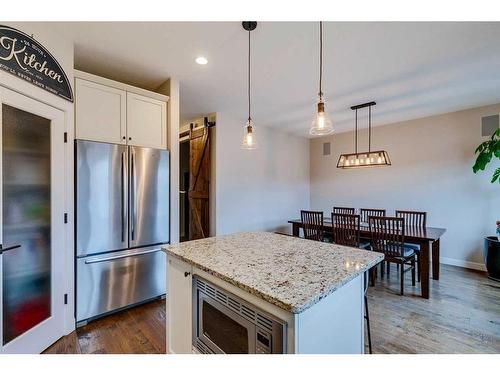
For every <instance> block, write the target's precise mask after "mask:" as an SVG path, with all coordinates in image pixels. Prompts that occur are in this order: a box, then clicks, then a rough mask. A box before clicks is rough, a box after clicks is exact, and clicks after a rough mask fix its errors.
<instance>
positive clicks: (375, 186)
mask: <svg viewBox="0 0 500 375" xmlns="http://www.w3.org/2000/svg"><path fill="white" fill-rule="evenodd" d="M499 112H500V104H498V105H493V106H486V107H481V108H475V109H469V110H465V111H459V112H453V113H448V114H443V115H440V116H433V117H427V118H422V119H418V120H411V121H406V122H402V123H396V124H390V125H385V126H381V127H376V128H374V129H373V132H372V136H373V137H372V139H373V142H372V149H385V150H387V151H388V152H389V156H390V158H391V160H392V166H390V167H379V168H369V169H354V170H342V169H337V168H336V163H337V160H338V157H339V154H340V153H345V152H353V147H354V146H353V143H354V134H353V132H348V133H341V134H337V135H333V136H331V137H325V138H321V139H314V140H311V146H310V161H311V169H310V183H311V186H310V189H311V207H312V208H314V209H320V210H324V211H325V213H326V212H331V208H332V206H333V205H340V206H353V207H357V208H359V207H373V208H378V207H381V208H386V209H388V213H389V214H393V213H394V209H414V210H422V211H427V212H428V224H429V225H430V226H437V227H444V228H447V232H446V234H445V235H444V237H443V238H442V243H441V249H442V250H441V257H442V259H441V262H443V263H449V264H455V265H461V266H466V267H471V268H483V265H482V263H483V262H482V255H481V251H482V246H483V237H484V236H486V235H491V234H493V233H494V232H495V221H496V220H499V219H500V194H499V192H500V190H499V186H498V184H495V185H493V184H491V183H490V182H489V181H490V178H491V175H492V172H493V169H494V166H496V167H498V165H499V163H498V161H495V165H490V166H489V168H488V170H487V171H486V172H482V173H479V174H477V175H475V174H473V173H472V168H471V167H472V165H473V162H474V160H475V158H474V150H475V149H476V147H477V146H478V145H479V143H481V142H482V141H483V140H484V139H485V138H482V137H481V133H480V116H481V115H486V114H492V113H499ZM375 120H376V119H375ZM366 136H367V132H366V131H363V132H361V134H360V139H361V140H362V142H361V145H362V146H361V147H360V149H363V147H365V145H366ZM326 141H331V142H332V155H331V156H328V157H324V156H322V144H323V142H326ZM363 141H364V142H363Z"/></svg>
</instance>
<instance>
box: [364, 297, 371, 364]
mask: <svg viewBox="0 0 500 375" xmlns="http://www.w3.org/2000/svg"><path fill="white" fill-rule="evenodd" d="M365 319H366V330H367V333H368V350H369V352H370V354H373V352H372V333H371V330H370V314H369V313H368V298H366V296H365Z"/></svg>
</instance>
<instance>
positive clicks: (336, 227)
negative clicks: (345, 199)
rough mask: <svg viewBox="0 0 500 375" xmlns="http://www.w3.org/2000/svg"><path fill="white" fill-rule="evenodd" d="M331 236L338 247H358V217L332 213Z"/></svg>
mask: <svg viewBox="0 0 500 375" xmlns="http://www.w3.org/2000/svg"><path fill="white" fill-rule="evenodd" d="M332 234H333V236H332V238H333V242H334V243H336V244H338V245H344V246H351V247H359V215H352V214H344V213H335V212H332Z"/></svg>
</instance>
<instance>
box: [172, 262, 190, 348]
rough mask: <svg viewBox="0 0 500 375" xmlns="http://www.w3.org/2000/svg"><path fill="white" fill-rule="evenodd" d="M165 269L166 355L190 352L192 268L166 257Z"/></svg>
mask: <svg viewBox="0 0 500 375" xmlns="http://www.w3.org/2000/svg"><path fill="white" fill-rule="evenodd" d="M167 258H168V263H167V264H168V267H167V353H170V354H191V352H192V347H193V344H192V340H193V338H192V315H193V313H192V307H191V306H192V298H193V297H192V296H193V291H192V277H191V273H192V268H191V266H190V265H189V264H187V263H185V262H183V261H181V260H178V259H175V258H173V257H172V256H170V255H169V256H168V257H167Z"/></svg>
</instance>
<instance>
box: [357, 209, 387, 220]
mask: <svg viewBox="0 0 500 375" xmlns="http://www.w3.org/2000/svg"><path fill="white" fill-rule="evenodd" d="M359 215H360V216H361V222H362V223H368V218H369V217H370V216H385V215H386V210H385V209H380V208H360V209H359Z"/></svg>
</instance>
